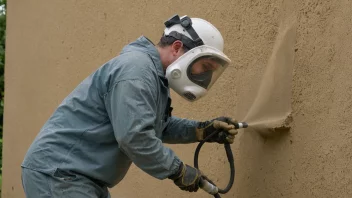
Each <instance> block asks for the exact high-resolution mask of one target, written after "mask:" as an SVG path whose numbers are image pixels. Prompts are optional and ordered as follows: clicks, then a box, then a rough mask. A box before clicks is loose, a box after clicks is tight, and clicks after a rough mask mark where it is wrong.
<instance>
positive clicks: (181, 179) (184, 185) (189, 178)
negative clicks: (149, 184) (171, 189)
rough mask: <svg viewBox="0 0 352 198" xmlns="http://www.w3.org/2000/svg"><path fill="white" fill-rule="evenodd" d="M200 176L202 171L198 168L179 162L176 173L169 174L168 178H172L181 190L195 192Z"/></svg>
mask: <svg viewBox="0 0 352 198" xmlns="http://www.w3.org/2000/svg"><path fill="white" fill-rule="evenodd" d="M201 177H202V173H201V172H200V171H199V170H198V169H196V168H193V167H191V166H188V165H187V164H183V163H181V165H180V168H179V170H178V171H177V173H175V174H174V175H171V176H170V177H169V179H172V180H173V181H174V183H175V184H176V186H178V187H179V188H180V189H181V190H184V191H188V192H197V191H198V189H199V183H200V179H201Z"/></svg>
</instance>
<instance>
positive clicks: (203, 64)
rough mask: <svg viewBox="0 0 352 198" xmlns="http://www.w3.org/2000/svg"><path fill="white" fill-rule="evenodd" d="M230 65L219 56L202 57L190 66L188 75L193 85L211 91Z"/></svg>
mask: <svg viewBox="0 0 352 198" xmlns="http://www.w3.org/2000/svg"><path fill="white" fill-rule="evenodd" d="M228 64H229V63H228V62H227V61H226V60H224V59H222V58H220V57H217V56H212V55H207V56H202V57H199V58H197V59H195V60H194V61H193V62H192V63H191V64H190V65H189V67H188V69H187V75H188V78H189V79H190V80H191V81H192V82H193V83H195V84H197V85H199V86H201V87H203V88H204V89H207V90H209V89H210V88H211V87H212V86H213V84H214V83H215V82H216V80H217V79H218V78H219V77H220V76H221V74H222V73H223V72H224V70H225V69H226V67H227V66H228Z"/></svg>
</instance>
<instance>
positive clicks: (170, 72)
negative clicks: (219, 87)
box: [166, 45, 231, 102]
mask: <svg viewBox="0 0 352 198" xmlns="http://www.w3.org/2000/svg"><path fill="white" fill-rule="evenodd" d="M230 62H231V61H230V59H229V58H228V57H227V56H226V55H225V54H223V53H222V52H221V51H219V50H217V49H216V48H212V47H210V46H206V45H203V46H199V47H196V48H193V49H191V50H190V51H188V52H186V53H185V54H184V55H182V56H181V57H180V58H178V59H177V60H176V61H175V62H174V63H172V64H171V65H169V66H168V68H167V69H166V78H167V79H168V81H169V86H170V88H172V89H173V90H174V91H175V92H176V93H178V94H179V95H180V96H182V97H183V98H185V99H186V100H188V101H191V102H193V101H196V100H198V99H199V98H201V97H203V96H204V95H205V94H206V93H207V92H208V91H209V90H210V88H211V87H212V86H213V85H214V83H215V82H216V81H217V79H218V78H219V77H220V76H221V75H222V73H223V72H224V71H225V69H226V68H227V67H228V65H229V64H230Z"/></svg>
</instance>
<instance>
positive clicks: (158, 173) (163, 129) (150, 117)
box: [22, 37, 197, 187]
mask: <svg viewBox="0 0 352 198" xmlns="http://www.w3.org/2000/svg"><path fill="white" fill-rule="evenodd" d="M170 104H171V99H170V98H169V88H168V81H167V79H166V78H165V76H164V72H163V69H162V65H161V61H160V56H159V53H158V51H157V49H156V48H155V46H154V45H153V43H152V42H150V41H149V40H148V39H147V38H145V37H140V38H138V39H137V40H136V41H135V42H132V43H130V44H129V45H127V46H125V47H124V49H123V50H122V52H121V54H120V55H119V56H117V57H115V58H113V59H112V60H110V61H108V62H107V63H105V64H104V65H102V66H101V67H100V68H99V69H98V70H96V71H95V72H94V73H92V74H91V75H90V76H88V77H87V78H86V79H85V80H83V81H82V82H81V83H80V84H79V85H78V86H77V87H76V88H75V89H74V90H73V92H72V93H70V94H69V95H68V96H67V97H66V98H65V99H64V100H63V102H62V103H61V104H60V105H59V107H58V108H57V109H56V110H55V112H54V113H53V115H52V116H51V117H50V118H49V120H48V121H47V122H46V123H45V125H44V126H43V128H42V129H41V131H40V133H39V134H38V135H37V137H36V138H35V140H34V142H33V143H32V145H31V146H30V148H29V150H28V152H27V154H26V156H25V159H24V161H23V163H22V167H25V168H29V169H32V170H37V171H40V172H43V173H47V174H54V172H55V171H56V169H63V170H70V171H73V172H76V173H80V174H83V175H86V176H88V177H90V178H93V179H96V180H99V181H101V182H103V183H104V184H106V185H107V186H109V187H113V186H114V185H116V184H117V183H119V182H120V181H121V180H122V179H123V177H124V176H125V174H126V172H127V171H128V169H129V167H130V165H131V163H132V162H133V163H135V165H136V166H138V167H139V168H141V169H142V170H143V171H145V172H146V173H148V174H150V175H152V176H154V177H156V178H158V179H165V178H167V177H168V176H169V175H171V174H172V173H174V172H175V171H176V170H177V167H178V166H179V164H180V163H181V161H180V159H179V158H178V157H177V156H176V155H175V153H174V152H173V151H172V150H171V149H169V148H168V147H165V146H164V145H163V143H192V142H195V141H196V137H195V126H196V124H197V122H196V121H192V120H187V119H180V118H177V117H173V116H171V117H170V116H169V114H170V111H169V109H170Z"/></svg>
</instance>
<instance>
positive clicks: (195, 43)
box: [164, 15, 204, 49]
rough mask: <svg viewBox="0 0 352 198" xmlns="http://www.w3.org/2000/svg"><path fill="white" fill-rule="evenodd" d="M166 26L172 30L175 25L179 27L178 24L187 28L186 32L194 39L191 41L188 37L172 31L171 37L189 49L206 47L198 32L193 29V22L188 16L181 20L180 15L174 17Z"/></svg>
mask: <svg viewBox="0 0 352 198" xmlns="http://www.w3.org/2000/svg"><path fill="white" fill-rule="evenodd" d="M164 24H165V26H166V27H167V28H170V27H172V26H173V25H177V24H180V25H181V26H182V27H183V28H185V30H186V31H187V32H188V34H189V35H190V36H191V37H192V39H189V38H188V37H187V36H185V35H183V34H181V33H179V32H176V31H172V32H171V33H170V34H169V35H170V36H172V37H174V38H176V39H178V40H181V41H182V42H183V43H184V44H185V45H186V47H188V48H189V49H192V48H194V47H197V46H201V45H204V42H203V40H202V39H201V38H200V37H199V35H198V34H197V32H196V31H195V30H194V28H193V27H192V20H191V18H189V17H188V16H185V17H183V18H182V19H180V17H179V16H178V15H174V16H173V17H171V18H170V19H169V20H167V21H166V22H165V23H164Z"/></svg>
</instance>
